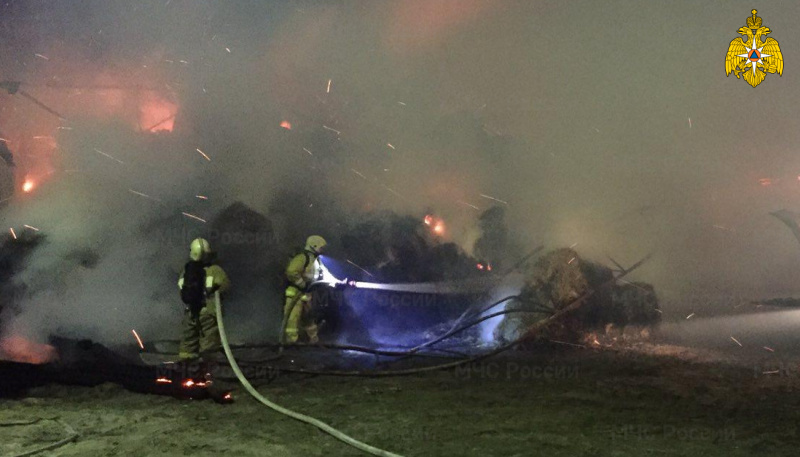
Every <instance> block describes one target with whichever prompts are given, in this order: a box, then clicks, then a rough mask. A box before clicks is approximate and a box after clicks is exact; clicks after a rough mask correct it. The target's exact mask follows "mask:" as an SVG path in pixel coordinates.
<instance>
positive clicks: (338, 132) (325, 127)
mask: <svg viewBox="0 0 800 457" xmlns="http://www.w3.org/2000/svg"><path fill="white" fill-rule="evenodd" d="M322 128H324V129H325V130H330V131H331V132H336V134H337V135H341V134H342V132H340V131H338V130H336V129H332V128H330V127H328V126H327V125H325V124H322Z"/></svg>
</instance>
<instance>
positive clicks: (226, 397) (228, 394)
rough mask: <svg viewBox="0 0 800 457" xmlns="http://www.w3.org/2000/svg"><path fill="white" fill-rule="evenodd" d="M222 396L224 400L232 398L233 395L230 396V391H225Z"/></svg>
mask: <svg viewBox="0 0 800 457" xmlns="http://www.w3.org/2000/svg"><path fill="white" fill-rule="evenodd" d="M222 398H223V399H224V400H230V399H232V398H233V397H232V396H231V393H230V392H228V393H226V394H225V395H224V396H223V397H222Z"/></svg>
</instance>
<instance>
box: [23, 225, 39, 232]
mask: <svg viewBox="0 0 800 457" xmlns="http://www.w3.org/2000/svg"><path fill="white" fill-rule="evenodd" d="M23 227H25V228H26V229H31V230H33V231H34V232H38V231H39V229H38V228H36V227H33V226H31V225H23Z"/></svg>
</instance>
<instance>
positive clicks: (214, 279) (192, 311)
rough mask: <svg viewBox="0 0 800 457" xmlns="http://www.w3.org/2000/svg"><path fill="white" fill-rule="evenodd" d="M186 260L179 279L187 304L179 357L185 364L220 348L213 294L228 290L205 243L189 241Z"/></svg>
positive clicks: (209, 248)
mask: <svg viewBox="0 0 800 457" xmlns="http://www.w3.org/2000/svg"><path fill="white" fill-rule="evenodd" d="M189 258H190V259H191V260H190V261H189V262H188V263H187V264H186V266H185V267H184V269H183V273H181V277H180V279H179V280H178V288H180V290H181V299H182V300H183V303H184V304H185V305H186V310H185V311H184V315H183V335H182V336H181V344H180V348H179V354H178V357H179V358H180V359H181V360H184V361H188V360H193V359H198V358H200V357H201V356H203V357H209V356H212V353H215V352H217V351H219V349H220V348H221V341H220V336H219V329H218V328H217V312H216V304H215V301H214V293H215V292H217V291H219V293H220V294H223V293H225V291H227V290H228V289H229V288H230V280H229V279H228V275H226V274H225V271H224V270H223V269H222V268H221V267H220V266H219V265H217V264H216V263H215V261H214V260H215V259H214V255H213V253H212V251H211V246H210V245H209V244H208V241H206V240H204V239H203V238H197V239H195V240H194V241H192V244H191V246H190V248H189Z"/></svg>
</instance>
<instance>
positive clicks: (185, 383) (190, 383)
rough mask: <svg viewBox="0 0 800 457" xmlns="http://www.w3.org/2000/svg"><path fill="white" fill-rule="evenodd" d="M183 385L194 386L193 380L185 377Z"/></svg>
mask: <svg viewBox="0 0 800 457" xmlns="http://www.w3.org/2000/svg"><path fill="white" fill-rule="evenodd" d="M183 387H187V388H188V387H194V381H192V380H191V379H187V380H186V381H183Z"/></svg>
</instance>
